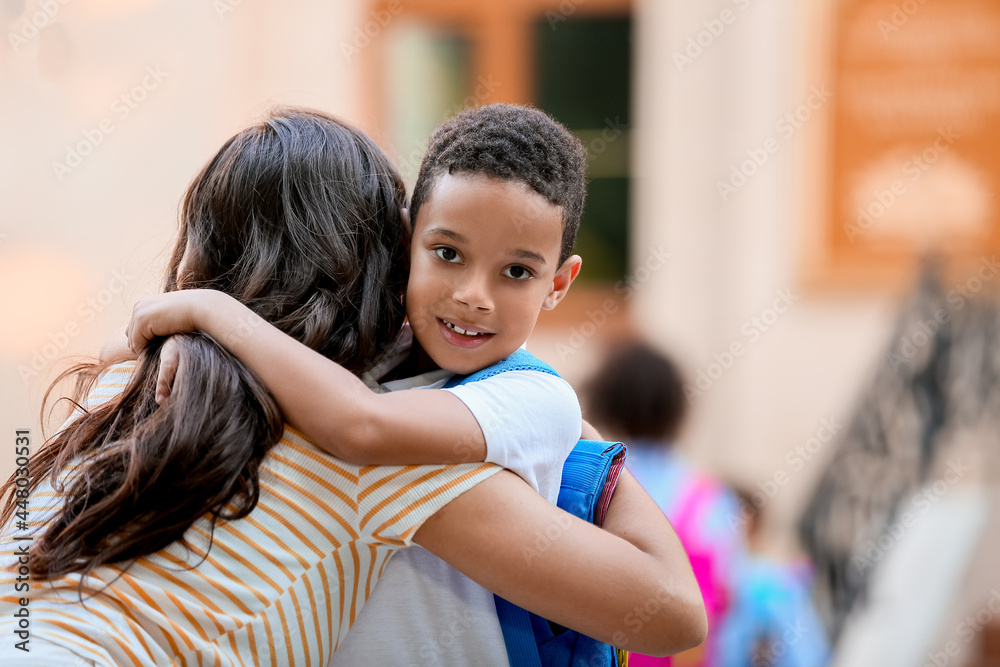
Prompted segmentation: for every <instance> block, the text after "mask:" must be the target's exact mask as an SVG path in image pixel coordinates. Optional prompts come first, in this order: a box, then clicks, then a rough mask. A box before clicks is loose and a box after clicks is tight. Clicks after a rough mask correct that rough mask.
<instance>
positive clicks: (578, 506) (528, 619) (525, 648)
mask: <svg viewBox="0 0 1000 667" xmlns="http://www.w3.org/2000/svg"><path fill="white" fill-rule="evenodd" d="M522 370H525V371H539V372H542V373H548V374H550V375H555V376H556V377H559V374H558V373H557V372H556V371H555V369H554V368H552V367H551V366H549V365H548V364H546V363H545V362H544V361H542V360H540V359H538V358H537V357H535V356H534V355H533V354H531V353H530V352H528V351H526V350H520V349H519V350H517V351H515V352H514V353H513V354H512V355H510V356H509V357H507V358H506V359H504V360H502V361H499V362H497V363H495V364H493V365H492V366H488V367H487V368H484V369H482V370H480V371H476V372H475V373H471V374H470V375H466V376H456V377H453V378H451V380H449V381H448V382H447V383H446V384H445V385H444V386H445V388H450V387H455V386H458V385H460V384H466V383H468V382H476V381H479V380H485V379H487V378H491V377H493V376H495V375H499V374H500V373H505V372H507V371H522ZM624 463H625V446H624V445H623V444H621V443H620V442H604V441H598V440H580V441H579V442H578V443H577V444H576V447H574V448H573V451H572V452H570V455H569V457H568V458H567V459H566V463H565V464H564V465H563V474H562V485H561V486H560V489H559V502H558V503H557V505H558V506H559V507H560V508H561V509H563V510H565V511H567V512H569V513H570V514H572V515H573V516H576V517H578V518H580V519H583V520H584V521H587V522H589V523H593V524H595V525H597V526H601V525H602V524H603V523H604V516H605V513H606V512H607V509H608V504H609V503H610V502H611V496H612V495H614V490H615V487H616V486H617V484H618V477H619V475H620V474H621V471H622V467H623V465H624ZM493 601H494V604H495V605H496V609H497V618H498V619H499V620H500V628H501V629H502V630H503V641H504V644H505V645H506V647H507V658H508V660H509V661H510V664H511V666H512V667H522V666H525V667H542V665H543V663H544V664H545V665H549V664H557V663H558V664H575V663H577V662H579V663H580V664H587V665H591V664H594V665H614V664H617V659H616V655H615V651H614V649H613V648H612V647H610V646H608V645H607V644H602V643H600V642H597V641H596V640H593V639H591V638H589V637H585V636H584V635H577V633H572V634H573V636H572V637H569V636H565V635H564V637H565V639H566V640H568V641H567V642H559V641H558V640H557V641H556V642H552V640H553V639H555V638H556V637H555V635H554V633H553V631H552V629H551V628H550V626H549V624H548V623H547V622H546V621H545V620H544V619H542V618H540V617H538V616H536V615H535V614H531V613H529V612H528V611H527V610H526V609H523V608H521V607H518V606H516V605H514V604H512V603H510V602H508V601H507V600H505V599H503V598H502V597H500V596H499V595H494V596H493ZM543 643H545V644H546V645H545V648H544V649H543V648H541V647H540V645H541V644H543ZM574 656H575V658H576V659H574Z"/></svg>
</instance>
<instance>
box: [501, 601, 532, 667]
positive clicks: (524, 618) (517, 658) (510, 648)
mask: <svg viewBox="0 0 1000 667" xmlns="http://www.w3.org/2000/svg"><path fill="white" fill-rule="evenodd" d="M493 603H494V604H495V605H496V608H497V619H499V620H500V629H501V630H503V643H504V644H505V645H506V646H507V660H509V661H510V664H511V667H521V666H522V665H523V666H524V667H542V661H541V658H539V657H538V642H537V640H536V639H535V631H534V630H533V629H532V627H531V615H530V614H529V613H528V610H527V609H524V608H522V607H518V606H517V605H515V604H513V603H511V602H508V601H507V600H505V599H503V598H502V597H500V596H499V595H494V596H493Z"/></svg>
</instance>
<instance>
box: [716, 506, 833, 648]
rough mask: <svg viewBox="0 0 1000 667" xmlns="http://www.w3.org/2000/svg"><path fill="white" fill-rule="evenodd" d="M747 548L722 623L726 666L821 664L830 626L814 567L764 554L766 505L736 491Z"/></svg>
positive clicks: (738, 564)
mask: <svg viewBox="0 0 1000 667" xmlns="http://www.w3.org/2000/svg"><path fill="white" fill-rule="evenodd" d="M738 495H739V499H740V503H741V504H742V506H743V508H744V512H743V513H742V514H741V515H740V517H741V519H740V524H741V525H742V526H743V527H744V529H745V530H746V536H747V546H748V552H747V553H746V555H745V556H744V557H743V558H741V559H740V560H739V562H738V563H737V564H736V570H735V576H734V581H735V582H736V584H735V588H734V590H733V596H732V600H731V602H730V608H729V612H728V613H727V614H726V617H725V619H724V620H723V622H722V625H721V627H720V629H719V636H718V643H719V647H720V651H719V655H720V658H721V662H720V665H721V666H722V667H820V666H821V665H825V664H826V663H827V661H828V660H829V658H830V648H829V645H828V642H827V639H826V631H825V630H824V629H823V625H822V623H821V622H820V620H819V617H818V615H817V614H816V610H815V608H814V607H813V603H812V599H811V595H810V588H811V586H812V580H813V572H812V568H811V566H810V564H809V563H808V562H807V561H805V560H800V561H796V562H785V561H781V560H777V559H775V558H774V557H772V556H769V555H765V552H764V549H763V543H762V540H761V532H762V531H761V526H762V525H763V521H762V510H763V508H762V507H757V506H756V505H755V504H754V502H753V496H752V494H750V493H749V492H746V491H743V490H741V491H739V492H738Z"/></svg>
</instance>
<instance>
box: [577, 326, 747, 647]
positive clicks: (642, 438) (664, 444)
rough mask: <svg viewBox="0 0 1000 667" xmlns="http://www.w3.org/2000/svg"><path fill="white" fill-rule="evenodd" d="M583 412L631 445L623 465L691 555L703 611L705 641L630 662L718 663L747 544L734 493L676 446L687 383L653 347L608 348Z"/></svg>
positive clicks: (588, 388)
mask: <svg viewBox="0 0 1000 667" xmlns="http://www.w3.org/2000/svg"><path fill="white" fill-rule="evenodd" d="M584 396H585V410H584V416H585V417H586V418H587V419H588V420H589V421H591V422H592V423H593V424H594V426H596V427H597V428H598V429H599V430H600V431H601V432H602V433H603V435H604V436H605V437H608V438H615V439H620V440H622V441H623V442H626V443H627V444H628V448H629V449H628V452H629V453H628V460H627V462H626V466H627V467H628V469H629V471H631V472H632V474H633V475H635V478H636V479H637V480H638V481H639V483H640V484H642V486H643V487H644V488H645V489H646V491H647V492H648V493H649V495H650V496H652V498H653V500H654V501H656V503H657V504H658V505H659V506H660V509H662V510H663V512H664V513H665V514H666V515H667V518H669V519H670V522H671V523H672V524H673V526H674V529H675V530H676V531H677V535H678V537H680V538H681V542H683V544H684V548H685V550H686V551H687V553H688V558H689V559H690V561H691V566H692V568H693V569H694V574H695V578H696V579H697V580H698V586H699V588H700V589H701V594H702V597H703V598H704V601H705V609H706V612H707V613H708V627H709V634H708V640H707V641H706V643H705V644H704V645H703V646H701V647H698V648H696V649H693V650H691V651H688V652H686V653H683V654H680V655H677V656H674V657H673V658H651V657H648V656H641V655H636V654H632V655H630V657H629V664H630V665H631V666H632V667H636V666H639V667H642V666H643V665H674V666H680V665H699V666H714V665H717V664H719V659H718V658H719V656H718V637H717V636H716V629H717V628H718V626H719V623H720V620H721V618H722V616H723V614H724V613H725V611H726V608H727V606H728V602H729V598H730V596H731V592H732V588H733V581H732V571H733V565H734V563H735V562H736V560H737V557H738V555H739V554H740V553H741V552H742V551H743V549H744V540H743V535H742V532H741V531H740V530H738V529H736V527H734V526H731V525H730V523H731V521H730V518H731V517H734V516H739V504H738V502H737V499H736V496H735V495H734V494H733V492H732V491H731V490H729V489H728V488H727V487H726V486H725V484H723V483H722V482H721V481H719V480H717V479H715V478H713V477H712V476H711V475H709V474H708V473H706V472H703V471H700V470H698V469H696V468H695V467H694V466H692V465H691V464H690V463H688V462H687V461H685V460H684V457H683V456H682V455H681V453H680V452H679V451H678V450H677V448H676V442H677V438H678V436H679V435H680V432H681V427H682V426H683V423H684V419H685V417H686V414H687V402H686V399H685V396H684V382H683V379H682V377H681V374H680V372H679V371H678V369H677V367H676V366H675V365H674V363H673V362H672V361H670V360H669V359H668V358H666V357H665V356H663V355H662V354H660V353H659V352H657V351H656V350H654V349H653V348H651V347H650V346H648V345H646V344H644V343H639V342H630V343H626V344H622V345H620V346H618V347H617V348H615V349H613V350H612V351H611V353H610V354H609V355H608V356H607V358H606V359H605V360H604V362H603V363H602V364H601V366H600V368H599V369H598V370H597V372H596V373H595V375H594V376H593V377H592V378H591V379H590V381H589V382H588V383H587V386H586V389H585V391H584Z"/></svg>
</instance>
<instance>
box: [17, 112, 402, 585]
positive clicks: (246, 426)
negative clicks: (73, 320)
mask: <svg viewBox="0 0 1000 667" xmlns="http://www.w3.org/2000/svg"><path fill="white" fill-rule="evenodd" d="M405 206H406V193H405V188H404V186H403V183H402V180H401V179H400V177H399V175H398V173H397V171H396V170H395V168H394V167H393V166H392V164H391V163H390V162H389V160H388V159H387V158H386V156H385V155H384V153H383V152H382V151H381V150H380V149H379V148H378V147H377V146H376V145H375V144H374V142H372V140H371V139H369V138H368V137H367V136H365V135H364V134H362V133H361V132H359V131H357V130H355V129H353V128H351V127H349V126H346V125H344V124H343V123H341V122H339V121H337V120H335V119H333V118H330V117H329V116H326V115H324V114H322V113H318V112H314V111H309V110H304V109H280V110H276V111H273V112H272V113H271V114H270V115H269V116H268V117H267V118H266V119H265V120H264V121H263V122H261V123H259V124H257V125H254V126H252V127H250V128H248V129H246V130H243V131H242V132H240V133H239V134H237V135H236V136H234V137H233V138H232V139H230V140H229V141H227V142H226V144H225V145H224V146H223V147H222V149H221V150H219V152H218V153H217V154H216V155H215V157H213V158H212V159H211V161H210V162H209V163H208V165H207V166H206V167H205V168H204V169H203V170H202V171H201V173H200V174H198V176H197V177H196V178H195V179H194V182H193V183H192V184H191V186H190V187H189V188H188V191H187V194H186V195H185V197H184V201H183V205H182V208H181V230H180V238H179V240H178V242H177V245H176V247H175V248H174V252H173V255H172V257H171V261H170V266H169V268H168V271H167V278H166V284H165V289H166V290H167V291H172V290H178V289H193V288H211V289H216V290H221V291H223V292H226V293H227V294H230V295H231V296H233V297H235V298H236V299H238V300H239V301H241V302H242V303H244V304H246V305H247V306H249V307H250V308H251V309H252V310H253V311H255V312H256V313H257V314H258V315H260V316H261V317H263V318H264V319H266V320H268V321H269V322H271V323H272V324H274V325H275V326H277V327H278V328H280V329H281V330H282V331H284V332H285V333H287V334H289V335H291V336H293V337H295V338H297V339H298V340H300V341H302V342H303V343H305V344H306V345H308V346H310V347H312V348H313V349H315V350H317V351H319V352H321V353H322V354H324V355H326V356H327V357H329V358H330V359H333V360H334V361H336V362H338V363H340V364H342V365H344V366H346V367H347V368H349V369H351V370H352V371H354V372H356V373H360V372H363V371H364V370H366V369H367V368H368V367H370V366H371V364H372V363H373V362H374V361H376V360H377V358H378V356H379V355H380V354H381V353H382V352H383V351H384V350H385V348H386V347H387V346H388V344H389V343H390V342H391V341H392V340H393V338H394V337H395V335H396V333H397V332H398V330H399V327H400V326H401V325H402V321H403V306H402V303H401V295H402V293H403V289H404V286H405V280H406V276H405V258H404V255H403V253H404V250H403V248H404V245H403V238H404V227H403V222H402V214H401V209H402V208H403V207H405ZM178 340H179V341H180V352H181V363H180V367H179V368H178V373H177V376H176V379H175V382H174V388H173V390H172V393H171V396H170V398H169V399H168V400H167V401H166V402H165V404H164V405H163V406H157V404H156V402H155V399H154V396H155V383H156V373H157V368H158V366H159V349H160V343H161V341H159V340H157V341H154V342H153V344H151V345H150V346H149V348H147V350H145V351H143V352H142V353H141V354H140V356H139V360H138V365H137V368H136V370H135V372H134V373H133V375H132V378H131V380H130V381H129V383H128V386H127V387H126V388H125V390H124V392H123V393H122V394H120V395H119V396H117V397H116V398H114V399H113V400H111V401H109V402H108V403H107V404H105V405H103V406H101V407H98V408H96V409H93V410H90V411H89V412H87V413H86V414H84V415H83V416H81V417H79V418H78V419H76V420H75V421H73V422H72V423H70V425H69V426H68V427H67V428H65V429H64V430H63V431H61V432H60V433H59V434H57V435H56V436H55V437H54V438H53V439H52V440H51V441H49V442H48V443H46V444H45V446H44V447H43V448H42V450H41V451H40V452H39V453H38V455H36V456H35V457H34V460H33V461H32V467H33V469H32V471H31V473H32V478H31V484H30V486H29V489H30V490H34V489H35V488H37V486H38V484H39V483H40V482H41V481H42V480H43V479H45V478H46V477H48V478H50V479H51V480H52V483H53V485H54V486H55V487H56V488H57V490H60V489H59V486H58V485H59V483H60V480H59V474H60V472H62V471H64V470H65V469H66V468H67V466H72V468H73V473H72V474H70V475H67V476H65V477H64V478H63V480H62V483H63V484H64V486H65V488H64V489H62V491H63V493H62V494H61V499H62V500H63V504H62V505H61V506H60V510H59V513H58V515H57V516H56V517H55V519H54V521H53V522H52V523H50V524H48V526H47V527H46V530H45V532H44V533H43V534H41V535H40V536H39V537H38V539H37V540H36V541H35V544H34V547H33V548H32V558H31V566H32V573H33V575H34V576H41V577H45V578H55V577H58V576H61V575H63V574H67V573H70V572H82V573H84V574H86V573H89V572H90V571H91V570H93V569H94V568H96V567H98V566H100V565H104V564H108V563H115V562H120V561H129V560H132V559H135V558H138V557H140V556H143V555H145V554H149V553H152V552H154V551H157V550H159V549H161V548H163V547H165V546H167V545H169V544H170V543H172V542H174V541H177V540H180V539H183V535H184V532H185V531H186V530H187V529H188V527H190V526H191V524H192V523H193V522H194V521H195V520H196V519H198V518H200V517H203V516H206V515H207V516H208V517H209V518H210V519H211V521H212V523H213V526H214V524H215V522H216V521H217V520H218V519H220V518H221V519H236V518H240V517H243V516H246V515H247V514H249V513H250V511H251V510H252V509H253V508H254V506H255V505H256V503H257V500H258V496H259V482H258V468H259V465H260V462H261V460H262V459H263V458H264V456H265V455H266V454H267V452H268V450H269V449H270V448H271V447H272V446H274V444H275V443H277V441H278V440H279V438H280V437H281V433H282V420H281V414H280V412H279V410H278V408H277V405H276V403H275V402H274V400H273V399H272V398H271V397H270V395H269V394H268V393H267V390H266V389H265V388H264V387H263V385H262V384H261V383H260V381H259V380H258V379H257V378H256V377H255V376H254V375H253V374H252V373H251V372H250V371H249V370H248V369H246V367H244V366H243V365H242V364H241V363H240V362H239V361H237V360H236V359H235V358H234V357H233V356H232V355H230V354H229V353H228V352H226V351H225V350H224V349H223V348H221V347H220V346H219V345H218V344H216V343H215V342H214V341H213V340H212V339H211V338H209V337H207V336H205V335H201V334H188V335H183V336H179V337H178ZM107 366H108V365H107V364H91V365H87V366H78V367H76V368H73V369H70V371H67V373H66V374H64V376H65V375H76V376H77V378H78V380H79V382H78V386H79V387H80V389H79V392H81V393H82V392H85V391H86V390H87V389H88V388H89V386H90V385H92V383H93V380H94V378H96V377H97V374H98V373H99V372H100V371H102V370H104V369H105V368H106V367H107ZM57 382H58V381H57ZM54 386H55V385H53V387H54ZM51 391H52V390H51V388H50V392H51ZM78 398H79V397H78ZM13 482H14V479H13V477H12V478H11V479H9V480H8V481H7V482H6V483H5V484H4V485H3V487H2V488H0V495H3V496H5V497H6V500H5V504H4V507H3V510H2V513H0V519H2V521H3V522H4V523H6V522H7V521H9V520H10V518H11V516H12V514H13V512H14V510H15V508H16V506H15V498H14V497H13V494H12V491H13V489H14V484H13Z"/></svg>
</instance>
